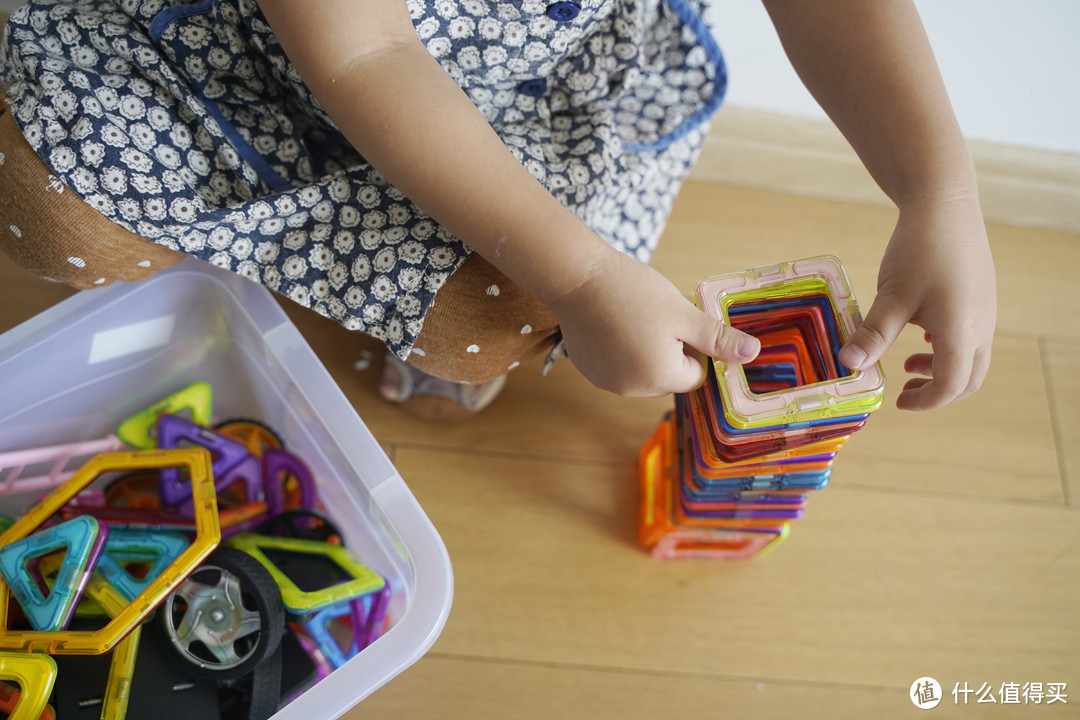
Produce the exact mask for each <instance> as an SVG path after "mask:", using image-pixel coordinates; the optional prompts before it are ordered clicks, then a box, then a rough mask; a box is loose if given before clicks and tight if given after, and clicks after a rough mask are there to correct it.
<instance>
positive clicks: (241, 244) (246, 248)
mask: <svg viewBox="0 0 1080 720" xmlns="http://www.w3.org/2000/svg"><path fill="white" fill-rule="evenodd" d="M253 246H254V244H253V243H252V242H251V238H247V237H242V238H238V239H237V240H236V242H234V243H233V244H232V247H230V248H229V252H231V253H232V255H233V257H235V258H238V259H244V258H246V257H248V256H249V255H251V250H252V248H253Z"/></svg>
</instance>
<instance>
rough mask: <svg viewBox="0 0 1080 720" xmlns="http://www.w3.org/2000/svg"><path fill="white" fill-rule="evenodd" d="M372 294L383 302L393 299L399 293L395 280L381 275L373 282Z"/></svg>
mask: <svg viewBox="0 0 1080 720" xmlns="http://www.w3.org/2000/svg"><path fill="white" fill-rule="evenodd" d="M371 294H372V295H374V296H375V297H376V298H377V299H379V300H381V301H382V302H387V301H389V300H393V299H394V297H395V296H396V295H397V287H395V286H394V283H393V281H392V280H391V279H390V278H388V277H386V276H385V275H379V276H378V277H376V278H375V281H374V282H373V283H371Z"/></svg>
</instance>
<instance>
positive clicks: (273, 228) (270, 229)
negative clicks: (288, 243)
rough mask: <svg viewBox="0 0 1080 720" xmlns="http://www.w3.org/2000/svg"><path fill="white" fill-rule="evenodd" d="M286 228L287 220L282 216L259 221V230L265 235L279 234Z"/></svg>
mask: <svg viewBox="0 0 1080 720" xmlns="http://www.w3.org/2000/svg"><path fill="white" fill-rule="evenodd" d="M284 229H285V221H284V220H282V219H281V218H276V217H275V218H270V219H269V220H263V221H262V222H261V223H259V232H261V233H262V234H263V235H277V234H278V233H279V232H281V231H282V230H284Z"/></svg>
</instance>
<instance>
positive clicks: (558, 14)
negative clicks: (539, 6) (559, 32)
mask: <svg viewBox="0 0 1080 720" xmlns="http://www.w3.org/2000/svg"><path fill="white" fill-rule="evenodd" d="M579 12H581V7H579V6H578V4H577V3H573V2H567V0H559V2H557V3H552V4H551V5H548V9H547V15H548V17H549V18H551V19H552V20H555V21H556V22H570V21H571V20H573V19H574V18H576V17H577V16H578V13H579Z"/></svg>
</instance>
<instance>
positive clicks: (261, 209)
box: [247, 200, 274, 220]
mask: <svg viewBox="0 0 1080 720" xmlns="http://www.w3.org/2000/svg"><path fill="white" fill-rule="evenodd" d="M273 215H274V208H273V207H271V206H270V203H268V202H265V201H263V200H258V201H256V202H253V203H252V204H251V207H249V208H248V212H247V216H248V217H249V218H251V219H252V220H265V219H266V218H270V217H273Z"/></svg>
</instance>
